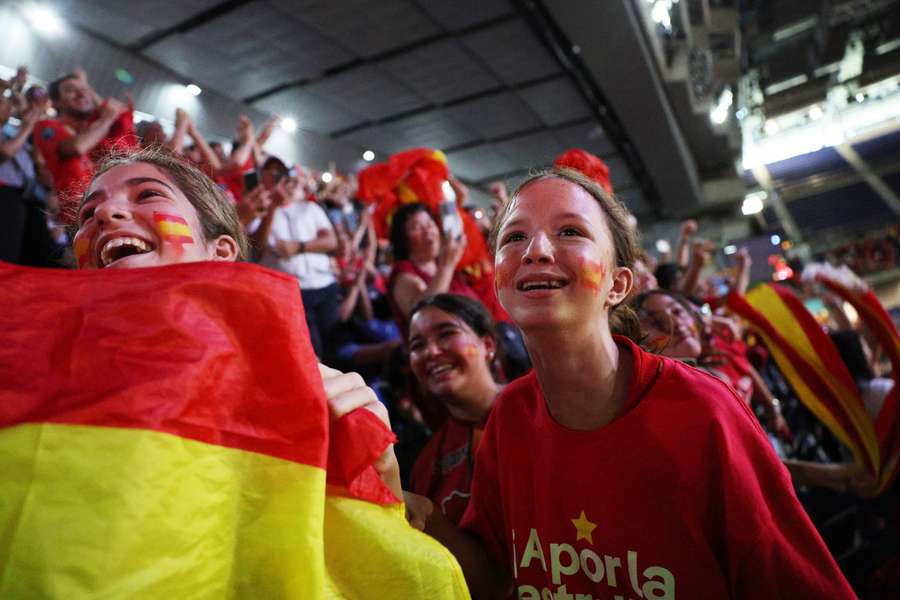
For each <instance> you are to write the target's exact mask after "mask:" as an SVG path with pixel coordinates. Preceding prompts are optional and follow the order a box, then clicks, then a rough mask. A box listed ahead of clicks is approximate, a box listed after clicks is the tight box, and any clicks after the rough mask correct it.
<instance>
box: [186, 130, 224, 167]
mask: <svg viewBox="0 0 900 600" xmlns="http://www.w3.org/2000/svg"><path fill="white" fill-rule="evenodd" d="M187 132H188V135H189V136H191V139H192V140H194V143H195V144H197V148H199V149H200V153H201V154H202V155H203V160H205V161H206V164H208V165H209V166H210V167H211V168H212V170H213V172H215V173H217V172H219V171H221V170H222V161H220V160H219V157H218V156H216V153H215V152H213V149H212V148H210V147H209V144H207V143H206V138H205V137H203V134H202V133H200V131H199V130H198V129H197V127H196V126H195V125H194V120H193V119H190V120H189V121H188V126H187Z"/></svg>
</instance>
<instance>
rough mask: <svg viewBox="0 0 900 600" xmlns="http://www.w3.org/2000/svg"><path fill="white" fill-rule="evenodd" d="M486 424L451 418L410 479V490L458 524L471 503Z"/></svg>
mask: <svg viewBox="0 0 900 600" xmlns="http://www.w3.org/2000/svg"><path fill="white" fill-rule="evenodd" d="M483 431H484V422H481V423H473V422H472V421H461V420H460V419H455V418H453V417H449V418H448V419H447V422H446V423H444V426H443V427H442V428H441V429H440V431H438V432H437V433H435V434H434V435H433V436H432V437H431V439H430V440H428V444H427V445H426V446H425V447H424V448H423V449H422V452H421V453H420V454H419V458H417V459H416V464H415V465H413V468H412V472H411V473H410V477H409V491H411V492H413V493H414V494H419V495H420V496H426V497H427V498H429V499H431V500H432V501H433V502H434V503H435V504H436V505H438V506H440V508H441V512H443V513H444V514H445V515H446V516H447V518H448V519H449V520H450V522H451V523H453V524H454V525H456V524H457V523H459V520H460V519H461V518H462V516H463V512H465V510H466V505H467V504H468V503H469V495H470V494H469V492H470V490H471V487H472V472H473V470H474V469H473V468H474V463H475V460H474V457H475V451H476V450H477V448H478V442H479V441H480V440H481V433H482V432H483Z"/></svg>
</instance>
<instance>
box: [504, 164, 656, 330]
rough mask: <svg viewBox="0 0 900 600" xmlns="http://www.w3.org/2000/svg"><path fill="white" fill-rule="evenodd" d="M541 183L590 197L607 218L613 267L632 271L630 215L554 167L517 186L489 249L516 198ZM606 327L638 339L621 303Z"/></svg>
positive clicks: (590, 184)
mask: <svg viewBox="0 0 900 600" xmlns="http://www.w3.org/2000/svg"><path fill="white" fill-rule="evenodd" d="M543 179H563V180H565V181H568V182H569V183H573V184H575V185H577V186H578V187H580V188H581V189H583V190H584V191H586V192H587V193H588V194H590V195H591V196H593V198H594V199H595V200H596V201H597V204H599V205H600V208H601V209H602V210H603V214H604V215H605V217H606V225H607V227H608V228H609V233H610V236H611V237H612V243H613V249H614V250H615V260H616V266H618V267H627V268H628V269H632V270H633V269H634V259H635V258H637V256H638V253H639V252H640V245H639V244H638V234H637V231H636V230H635V228H633V227H631V225H629V223H628V218H629V215H630V213H629V212H628V209H627V208H625V205H624V204H622V203H621V202H620V201H619V200H618V199H617V198H616V197H615V196H613V195H612V194H611V193H609V192H607V191H606V190H604V189H603V188H602V187H600V185H599V184H598V183H597V182H596V181H594V180H593V179H591V178H590V177H588V176H587V175H585V174H584V173H582V172H580V171H576V170H574V169H567V168H558V167H554V168H552V169H548V170H546V171H540V172H538V173H536V174H534V175H531V176H530V177H528V178H527V179H526V180H525V181H523V182H522V183H521V184H519V187H518V188H516V191H515V192H513V194H512V195H511V196H510V200H509V202H507V203H506V204H505V205H504V206H503V208H502V209H501V210H500V214H498V215H497V218H496V219H495V220H494V226H493V229H492V230H491V236H490V240H489V244H490V247H491V249H492V250H494V251H496V249H497V241H498V240H497V238H498V235H499V233H500V228H501V227H503V222H504V221H506V219H507V217H508V216H509V213H510V211H512V208H513V206H514V205H515V199H516V197H517V196H518V195H519V194H521V193H522V190H524V189H525V188H526V187H528V186H529V185H531V184H532V183H534V182H536V181H540V180H543ZM609 324H610V329H611V330H612V332H613V333H619V334H622V335H625V336H627V337H629V338H631V339H633V340H635V341H637V340H639V339H640V325H639V323H638V320H637V315H635V314H634V311H632V310H631V308H630V307H629V306H627V305H626V302H624V301H623V302H620V303H619V304H617V305H615V306H613V307H612V308H610V309H609Z"/></svg>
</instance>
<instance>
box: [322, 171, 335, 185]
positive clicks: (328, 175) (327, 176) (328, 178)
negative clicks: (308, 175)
mask: <svg viewBox="0 0 900 600" xmlns="http://www.w3.org/2000/svg"><path fill="white" fill-rule="evenodd" d="M332 179H334V176H333V175H332V174H331V173H329V172H328V171H325V172H324V173H322V181H323V182H324V183H331V180H332Z"/></svg>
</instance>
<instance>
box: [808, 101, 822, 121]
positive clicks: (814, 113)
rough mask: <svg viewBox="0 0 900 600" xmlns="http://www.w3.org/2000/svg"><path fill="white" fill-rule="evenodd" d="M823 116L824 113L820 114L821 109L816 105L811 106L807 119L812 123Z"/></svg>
mask: <svg viewBox="0 0 900 600" xmlns="http://www.w3.org/2000/svg"><path fill="white" fill-rule="evenodd" d="M824 114H825V113H823V112H822V109H821V108H820V107H819V105H818V104H813V105H812V108H810V109H809V118H810V119H812V120H813V121H818V120H819V119H821V118H822V115H824Z"/></svg>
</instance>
